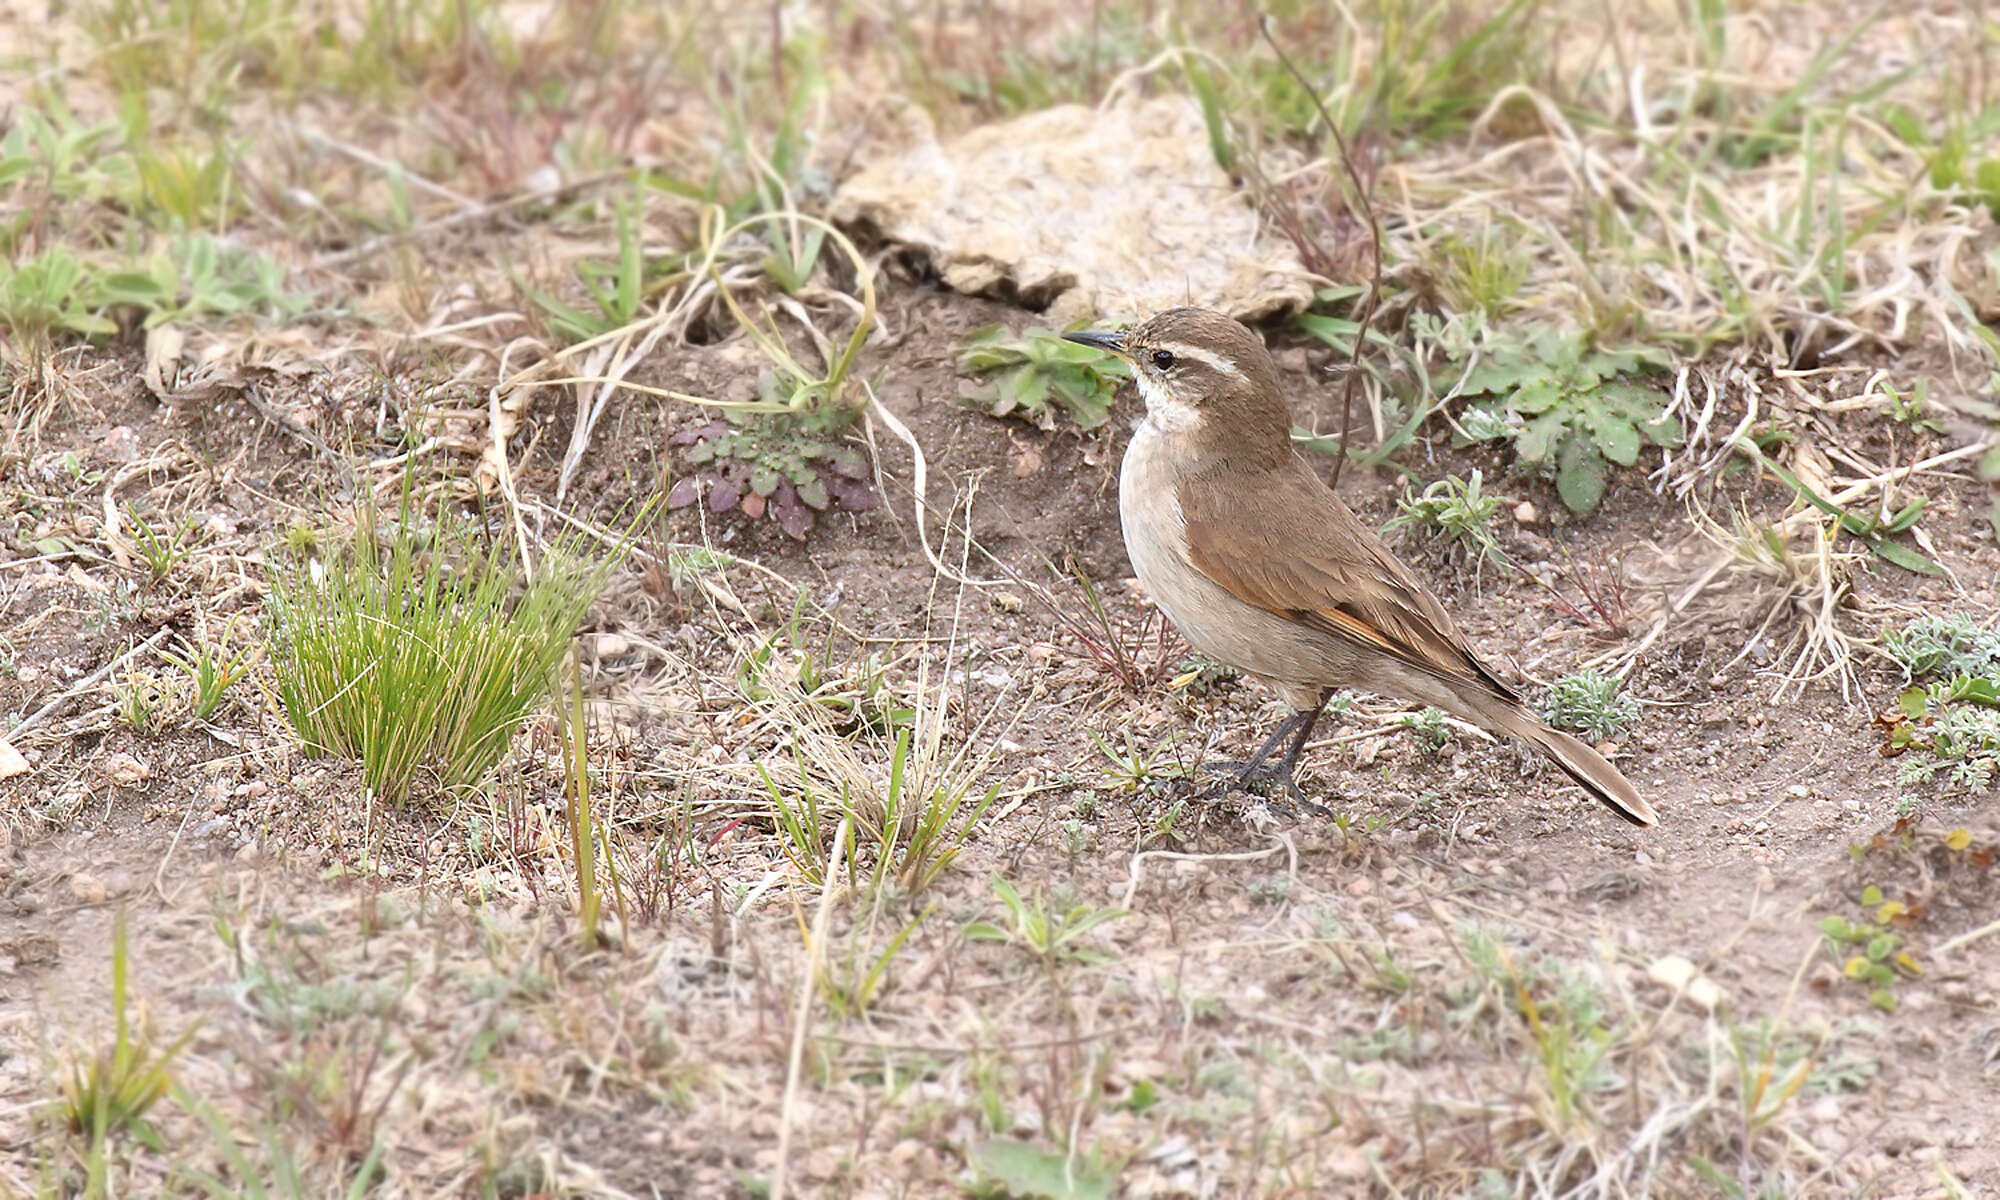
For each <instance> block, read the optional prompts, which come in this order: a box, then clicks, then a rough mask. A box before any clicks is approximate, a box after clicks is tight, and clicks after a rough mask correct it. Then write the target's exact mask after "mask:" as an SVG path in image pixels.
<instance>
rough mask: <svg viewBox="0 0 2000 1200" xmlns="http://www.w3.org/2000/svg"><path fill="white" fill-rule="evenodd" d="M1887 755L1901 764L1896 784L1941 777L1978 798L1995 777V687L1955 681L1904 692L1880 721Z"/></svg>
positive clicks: (1998, 755) (1998, 765)
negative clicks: (1885, 734)
mask: <svg viewBox="0 0 2000 1200" xmlns="http://www.w3.org/2000/svg"><path fill="white" fill-rule="evenodd" d="M1885 720H1886V723H1887V724H1888V739H1889V740H1888V746H1887V747H1886V751H1887V753H1889V754H1897V755H1899V754H1904V753H1905V752H1907V751H1911V750H1918V751H1923V753H1921V754H1912V755H1909V756H1908V757H1906V758H1904V759H1903V762H1902V764H1901V765H1900V766H1898V767H1897V770H1896V778H1897V781H1898V782H1900V783H1903V784H1906V785H1909V784H1921V783H1931V782H1933V781H1935V780H1936V779H1937V777H1938V776H1939V775H1940V774H1943V775H1944V776H1945V777H1946V779H1947V780H1948V781H1949V782H1950V783H1951V784H1952V786H1954V787H1958V788H1962V789H1963V790H1965V791H1967V792H1983V791H1985V790H1986V789H1988V788H1990V787H1992V786H1993V780H1994V776H1995V774H1996V772H2000V682H1996V681H1995V680H1993V679H1988V678H1984V677H1979V676H1970V675H1955V676H1952V677H1951V678H1949V679H1941V680H1938V681H1936V682H1934V683H1931V684H1927V685H1923V686H1919V687H1912V688H1907V689H1905V690H1904V691H1903V692H1902V694H1901V695H1899V696H1897V697H1896V711H1895V712H1894V713H1893V714H1890V715H1889V716H1888V717H1887V718H1885Z"/></svg>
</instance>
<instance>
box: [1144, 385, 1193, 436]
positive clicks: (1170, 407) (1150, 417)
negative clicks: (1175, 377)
mask: <svg viewBox="0 0 2000 1200" xmlns="http://www.w3.org/2000/svg"><path fill="white" fill-rule="evenodd" d="M1134 374H1135V375H1137V376H1138V383H1139V398H1140V399H1141V400H1144V401H1145V402H1146V424H1148V425H1151V426H1152V427H1153V428H1154V429H1155V430H1157V431H1158V432H1160V433H1164V434H1170V435H1175V434H1185V433H1188V432H1191V431H1192V430H1194V429H1195V428H1197V427H1199V426H1200V425H1201V422H1202V415H1201V410H1200V409H1199V408H1196V407H1195V406H1194V405H1192V404H1189V403H1188V402H1187V401H1185V400H1182V399H1180V398H1179V397H1177V396H1175V395H1174V394H1173V393H1172V392H1171V391H1169V390H1168V389H1167V388H1165V387H1163V386H1161V384H1160V382H1159V381H1158V380H1156V379H1153V378H1151V377H1150V376H1149V375H1147V373H1146V372H1145V371H1144V370H1139V371H1136V372H1134Z"/></svg>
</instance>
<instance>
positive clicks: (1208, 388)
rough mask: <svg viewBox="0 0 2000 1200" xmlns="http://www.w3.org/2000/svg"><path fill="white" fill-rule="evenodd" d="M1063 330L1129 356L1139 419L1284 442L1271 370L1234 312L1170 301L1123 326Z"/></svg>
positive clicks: (1208, 434) (1285, 424)
mask: <svg viewBox="0 0 2000 1200" xmlns="http://www.w3.org/2000/svg"><path fill="white" fill-rule="evenodd" d="M1063 337H1065V338H1067V339H1068V340H1070V341H1072V342H1079V343H1081V344H1083V345H1085V346H1095V347H1097V348H1098V349H1100V350H1105V351H1108V352H1110V353H1112V354H1116V355H1117V356H1118V357H1120V358H1122V359H1124V360H1126V361H1127V362H1129V363H1131V364H1132V374H1133V377H1134V378H1135V379H1136V380H1137V381H1138V384H1139V395H1140V396H1141V397H1142V398H1143V399H1144V400H1145V401H1146V419H1147V420H1148V421H1149V422H1151V423H1152V424H1153V425H1155V426H1156V427H1158V428H1159V429H1160V430H1161V431H1162V432H1165V433H1172V434H1177V435H1182V436H1188V437H1192V438H1194V439H1195V440H1198V441H1202V442H1210V441H1214V440H1217V439H1218V438H1220V437H1226V438H1227V439H1228V440H1229V441H1231V442H1239V441H1240V442H1244V443H1249V444H1256V443H1269V444H1270V445H1272V446H1278V447H1289V444H1290V443H1289V439H1290V432H1291V419H1290V416H1289V415H1288V414H1287V412H1286V411H1285V398H1284V391H1283V389H1281V388H1280V387H1279V386H1278V369H1277V367H1276V366H1275V365H1274V364H1273V363H1272V362H1271V353H1270V351H1268V350H1266V349H1265V348H1264V343H1263V341H1262V340H1261V339H1259V338H1258V336H1257V335H1256V334H1255V333H1253V332H1252V331H1251V330H1250V328H1249V327H1248V326H1246V325H1244V324H1243V323H1242V322H1241V321H1238V320H1236V319H1235V318H1234V317H1230V316H1226V315H1224V314H1222V313H1219V312H1216V311H1215V310H1213V309H1207V308H1170V309H1168V310H1167V311H1165V312H1163V313H1159V314H1157V315H1155V316H1153V317H1151V318H1149V319H1147V320H1146V321H1144V322H1142V323H1140V324H1139V325H1136V326H1133V327H1132V328H1131V329H1128V330H1126V331H1124V332H1123V333H1066V334H1064V335H1063Z"/></svg>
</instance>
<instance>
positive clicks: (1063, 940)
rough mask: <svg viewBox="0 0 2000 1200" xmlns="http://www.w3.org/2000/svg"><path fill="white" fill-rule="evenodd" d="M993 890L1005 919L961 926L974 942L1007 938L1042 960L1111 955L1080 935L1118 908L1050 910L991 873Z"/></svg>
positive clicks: (1117, 915)
mask: <svg viewBox="0 0 2000 1200" xmlns="http://www.w3.org/2000/svg"><path fill="white" fill-rule="evenodd" d="M993 894H994V895H995V896H998V897H999V898H1000V903H1001V905H1002V906H1004V907H1005V908H1006V910H1007V923H1006V924H1005V925H1004V926H1003V925H999V924H996V923H994V922H991V921H974V922H972V923H971V924H970V925H967V926H966V927H965V936H966V938H967V939H968V940H970V941H975V942H1007V943H1010V944H1012V945H1015V946H1018V947H1020V948H1021V949H1023V950H1025V951H1027V952H1028V953H1030V954H1033V955H1034V956H1035V957H1036V958H1039V959H1041V960H1042V961H1043V962H1044V963H1047V964H1049V965H1054V964H1056V963H1064V962H1071V963H1096V962H1108V961H1109V960H1110V959H1111V958H1113V957H1114V956H1113V955H1111V954H1109V953H1107V952H1105V951H1102V950H1095V949H1092V948H1090V947H1088V946H1085V945H1083V939H1084V935H1086V934H1088V933H1089V932H1090V931H1091V930H1093V929H1095V928H1097V927H1098V926H1100V925H1104V924H1106V923H1108V922H1111V921H1116V920H1118V919H1119V918H1120V917H1123V916H1125V915H1126V911H1125V910H1124V909H1122V908H1097V907H1093V906H1091V905H1087V904H1073V905H1071V906H1070V907H1069V908H1067V909H1065V910H1064V911H1062V912H1059V913H1058V912H1052V911H1050V910H1049V908H1048V907H1047V902H1046V901H1045V900H1042V899H1040V898H1037V899H1036V900H1035V902H1034V903H1032V904H1030V903H1029V902H1028V901H1026V900H1023V899H1022V898H1021V893H1020V892H1019V891H1017V890H1015V887H1014V885H1013V884H1011V883H1009V882H1007V881H1006V880H1005V879H1003V878H1001V877H1000V876H998V875H995V876H994V877H993Z"/></svg>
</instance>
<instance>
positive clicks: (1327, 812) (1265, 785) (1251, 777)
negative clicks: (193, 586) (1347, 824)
mask: <svg viewBox="0 0 2000 1200" xmlns="http://www.w3.org/2000/svg"><path fill="white" fill-rule="evenodd" d="M1202 766H1203V767H1204V768H1206V769H1207V770H1210V771H1215V772H1217V773H1219V774H1221V775H1222V776H1223V777H1222V778H1221V779H1218V780H1216V781H1215V782H1214V783H1211V784H1209V785H1208V786H1207V787H1206V788H1203V789H1202V790H1201V791H1200V792H1199V793H1197V798H1199V799H1202V800H1220V799H1221V798H1223V797H1224V796H1228V795H1231V794H1233V793H1236V792H1242V793H1244V794H1245V795H1250V796H1255V797H1257V798H1258V799H1260V800H1263V801H1264V803H1266V804H1267V805H1269V806H1270V808H1271V811H1272V812H1275V813H1278V814H1280V815H1282V816H1287V817H1296V816H1298V815H1299V811H1300V810H1301V809H1303V810H1304V811H1306V812H1309V813H1311V814H1313V815H1314V816H1318V817H1331V816H1332V815H1333V810H1331V809H1329V808H1327V807H1326V806H1325V805H1323V804H1320V803H1319V802H1317V801H1315V800H1313V799H1312V798H1311V797H1310V796H1307V795H1306V794H1305V791H1304V790H1303V789H1301V788H1300V787H1299V781H1298V780H1297V779H1294V778H1293V777H1292V773H1291V771H1289V770H1287V769H1286V764H1284V763H1276V762H1264V763H1252V762H1243V761H1241V760H1238V759H1219V760H1216V761H1214V762H1206V763H1203V764H1202Z"/></svg>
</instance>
